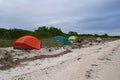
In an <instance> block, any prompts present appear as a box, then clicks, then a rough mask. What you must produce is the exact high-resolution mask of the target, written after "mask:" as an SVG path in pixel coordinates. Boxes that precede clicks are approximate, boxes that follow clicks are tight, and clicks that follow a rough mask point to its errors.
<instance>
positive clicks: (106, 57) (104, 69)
mask: <svg viewBox="0 0 120 80" xmlns="http://www.w3.org/2000/svg"><path fill="white" fill-rule="evenodd" d="M63 51H66V49H64V48H60V49H58V50H53V51H51V52H46V53H45V54H52V53H53V54H56V53H58V54H59V53H61V52H63ZM43 52H45V51H41V52H40V51H38V52H36V53H35V54H37V53H41V54H42V53H43ZM119 53H120V40H117V41H112V42H106V43H105V44H99V45H92V46H89V47H85V48H80V49H70V52H68V53H67V54H64V55H61V56H59V57H52V58H42V59H36V60H33V61H25V62H21V64H20V65H19V66H17V67H15V68H10V69H8V70H0V80H119V79H120V54H119Z"/></svg>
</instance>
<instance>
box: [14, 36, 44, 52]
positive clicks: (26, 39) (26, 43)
mask: <svg viewBox="0 0 120 80" xmlns="http://www.w3.org/2000/svg"><path fill="white" fill-rule="evenodd" d="M13 46H14V49H26V50H32V49H36V50H39V49H40V48H41V47H42V43H41V42H40V41H39V40H38V39H37V38H35V37H33V36H23V37H20V38H18V39H17V40H16V41H15V42H14V45H13Z"/></svg>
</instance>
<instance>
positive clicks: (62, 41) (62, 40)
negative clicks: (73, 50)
mask: <svg viewBox="0 0 120 80" xmlns="http://www.w3.org/2000/svg"><path fill="white" fill-rule="evenodd" d="M52 42H54V43H58V44H62V45H70V44H71V43H70V42H69V41H68V39H67V38H65V37H63V36H55V37H54V38H52Z"/></svg>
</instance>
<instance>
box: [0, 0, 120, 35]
mask: <svg viewBox="0 0 120 80" xmlns="http://www.w3.org/2000/svg"><path fill="white" fill-rule="evenodd" d="M39 26H48V27H49V26H55V27H58V28H61V30H62V31H63V32H66V33H67V32H69V31H75V32H78V33H81V34H83V33H87V34H88V33H90V34H91V33H92V34H105V33H107V34H109V35H120V0H0V28H7V29H9V28H21V29H26V30H35V29H37V28H38V27H39Z"/></svg>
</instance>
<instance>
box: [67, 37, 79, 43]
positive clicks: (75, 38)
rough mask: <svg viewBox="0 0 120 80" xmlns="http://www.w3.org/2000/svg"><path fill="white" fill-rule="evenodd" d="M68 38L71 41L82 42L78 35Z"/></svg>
mask: <svg viewBox="0 0 120 80" xmlns="http://www.w3.org/2000/svg"><path fill="white" fill-rule="evenodd" d="M68 40H69V41H70V42H71V43H74V42H80V38H79V37H77V36H70V37H69V38H68Z"/></svg>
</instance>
